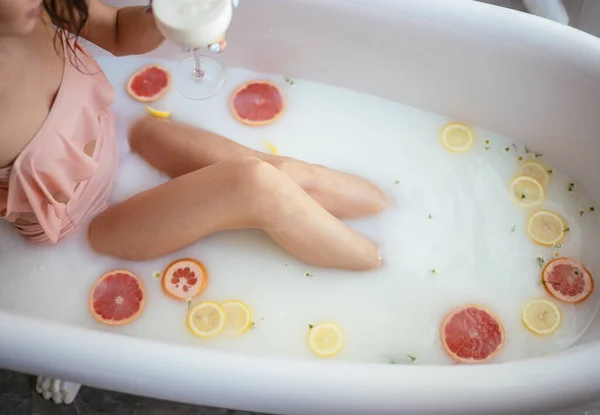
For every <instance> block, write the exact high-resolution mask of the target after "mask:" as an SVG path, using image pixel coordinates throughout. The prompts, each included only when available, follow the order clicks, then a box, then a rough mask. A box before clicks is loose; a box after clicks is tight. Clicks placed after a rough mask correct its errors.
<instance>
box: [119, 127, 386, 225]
mask: <svg viewBox="0 0 600 415" xmlns="http://www.w3.org/2000/svg"><path fill="white" fill-rule="evenodd" d="M130 144H131V149H132V151H134V152H136V153H138V154H139V155H140V156H142V157H143V158H144V159H145V160H146V161H147V162H148V163H150V165H152V166H153V167H154V168H156V169H157V170H160V171H162V172H164V173H166V174H168V175H170V176H171V177H178V176H181V175H183V174H187V173H189V172H192V171H194V170H198V169H202V168H204V167H207V166H210V165H213V164H215V163H219V162H221V161H223V160H227V159H230V158H239V157H256V158H258V159H260V160H262V161H264V162H267V163H269V164H271V165H272V166H274V167H277V168H278V169H279V170H281V171H283V172H284V173H286V174H287V175H288V176H290V177H291V178H292V180H294V181H295V182H296V183H297V184H298V185H299V186H300V187H302V189H304V190H305V191H306V192H307V193H308V194H309V195H310V196H311V197H312V198H313V199H315V200H316V201H317V202H318V203H319V204H320V205H321V206H323V207H324V208H325V209H326V210H327V211H328V212H330V213H331V214H332V215H334V216H336V217H338V218H355V217H360V216H365V215H371V214H375V213H378V212H380V211H381V210H382V209H384V208H385V207H387V206H388V205H389V204H390V199H389V197H388V196H387V195H386V194H385V193H384V192H383V191H381V190H380V189H379V188H378V187H377V186H375V185H373V184H371V183H369V182H368V181H366V180H364V179H362V178H360V177H357V176H354V175H351V174H346V173H342V172H338V171H335V170H331V169H328V168H326V167H323V166H319V165H315V164H310V163H305V162H302V161H299V160H294V159H292V158H289V157H282V156H275V155H271V154H266V153H262V152H259V151H255V150H252V149H249V148H248V147H244V146H242V145H240V144H238V143H236V142H234V141H231V140H229V139H227V138H224V137H221V136H219V135H217V134H213V133H210V132H208V131H203V130H201V129H199V128H196V127H193V126H189V125H185V124H181V123H177V122H173V121H167V120H161V119H157V118H152V117H144V118H142V119H140V120H138V121H137V122H136V123H135V124H134V126H133V128H132V130H131V133H130Z"/></svg>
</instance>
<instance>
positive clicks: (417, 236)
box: [0, 58, 600, 364]
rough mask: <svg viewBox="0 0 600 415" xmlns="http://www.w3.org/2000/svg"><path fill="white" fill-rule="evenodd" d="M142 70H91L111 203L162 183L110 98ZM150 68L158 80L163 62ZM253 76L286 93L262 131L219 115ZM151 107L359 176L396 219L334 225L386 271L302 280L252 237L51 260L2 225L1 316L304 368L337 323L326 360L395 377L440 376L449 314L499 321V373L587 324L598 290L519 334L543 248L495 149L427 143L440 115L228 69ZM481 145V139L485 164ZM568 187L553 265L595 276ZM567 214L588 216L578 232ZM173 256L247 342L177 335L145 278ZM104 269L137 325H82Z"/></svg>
mask: <svg viewBox="0 0 600 415" xmlns="http://www.w3.org/2000/svg"><path fill="white" fill-rule="evenodd" d="M146 62H147V61H146V60H145V59H140V58H120V59H119V60H118V61H117V60H115V59H112V58H106V59H101V60H100V64H101V65H102V67H103V68H104V69H105V70H106V73H107V75H108V77H109V79H110V80H111V81H112V83H113V84H114V85H115V89H116V93H117V97H116V101H115V104H114V111H115V112H116V114H117V116H118V130H119V140H120V148H121V166H120V173H119V178H118V181H117V183H116V187H115V191H114V194H113V200H114V201H119V200H123V199H125V198H127V197H129V196H130V195H133V194H135V193H136V192H139V191H142V190H144V189H147V188H150V187H152V186H154V185H156V184H158V183H161V182H163V181H164V180H166V178H165V177H163V176H161V175H159V174H158V173H156V172H155V171H153V170H152V169H150V168H149V167H148V166H147V165H145V164H144V163H143V162H142V161H141V160H140V159H139V158H138V157H137V156H135V155H133V154H131V153H129V150H128V147H127V144H126V131H127V126H128V125H129V124H130V123H131V121H132V120H133V119H135V118H136V117H138V116H140V115H142V114H143V112H144V109H143V106H142V105H140V104H138V103H135V102H133V101H132V100H131V99H129V98H128V97H127V95H126V93H125V91H124V88H123V85H124V84H125V81H126V78H127V76H128V75H129V74H130V73H132V72H133V71H134V70H135V69H137V67H139V66H141V65H143V64H145V63H146ZM162 63H163V64H164V65H165V66H167V67H171V68H173V67H174V66H175V64H176V63H175V62H162ZM253 78H267V79H272V80H274V81H276V82H278V83H279V84H280V85H282V86H284V90H285V92H286V95H287V99H288V103H289V107H288V111H287V114H286V115H285V116H284V117H283V118H282V119H281V120H280V121H278V122H277V123H276V124H274V125H272V126H268V127H264V128H249V127H246V126H243V125H241V124H240V123H238V122H236V121H234V120H233V117H232V116H231V115H230V113H229V110H228V104H227V103H228V98H229V95H230V93H231V92H232V91H233V89H234V88H235V87H236V86H238V85H239V84H240V83H242V82H243V81H245V80H249V79H253ZM155 106H156V107H158V108H159V109H168V110H171V111H172V112H173V114H174V115H173V116H174V118H175V119H177V120H181V121H184V122H189V123H193V124H195V125H198V126H200V127H203V128H207V129H211V130H213V131H215V132H218V133H221V134H223V135H225V136H227V137H230V138H232V139H235V140H237V141H238V142H240V143H242V144H244V145H247V146H249V147H252V148H255V149H259V150H264V151H268V150H267V148H266V146H265V142H266V141H268V142H271V143H273V144H274V145H275V146H276V147H277V148H278V150H279V152H280V153H281V154H283V155H288V156H292V157H296V158H300V159H304V160H307V161H311V162H315V163H320V164H324V165H327V166H330V167H333V168H337V169H341V170H345V171H348V172H353V173H358V174H360V175H362V176H364V177H366V178H368V179H369V180H372V181H374V182H375V183H377V184H378V185H379V186H381V187H382V188H383V189H384V190H385V191H387V192H389V194H390V195H391V196H392V197H393V199H394V206H393V207H392V208H390V209H389V210H387V211H386V212H384V213H383V214H381V215H378V216H376V217H372V218H368V219H362V220H353V221H349V222H348V223H350V224H351V225H352V226H354V227H355V228H357V229H358V230H359V231H361V232H363V233H365V234H367V235H368V236H369V237H371V238H373V239H375V240H376V241H379V243H380V244H381V248H382V252H383V255H384V261H385V264H384V266H383V267H382V268H381V269H380V270H377V271H372V272H365V273H350V272H343V271H333V270H323V269H316V268H314V267H309V266H307V265H305V264H303V263H300V262H298V261H296V260H294V259H293V258H291V257H290V256H289V255H287V254H286V253H285V252H283V251H282V250H280V249H279V248H278V247H277V246H276V245H274V244H273V243H272V242H271V241H270V240H269V239H268V238H267V237H266V236H264V235H263V234H262V233H261V232H259V231H234V232H227V233H223V234H218V235H213V236H211V237H209V238H206V239H205V240H203V241H200V242H198V243H196V244H194V245H192V246H190V247H188V248H186V249H184V250H183V251H182V252H179V253H177V254H174V255H169V256H168V257H166V258H161V259H157V260H153V261H147V262H143V263H122V262H120V261H116V260H113V259H110V258H104V257H99V256H97V255H95V254H93V253H92V252H90V250H89V249H88V247H87V242H86V241H85V235H84V234H85V232H80V233H79V234H77V235H75V236H74V237H72V238H69V239H67V240H65V241H63V242H61V243H60V244H59V245H58V246H55V247H32V246H30V245H26V244H25V242H23V241H22V240H21V239H20V237H18V236H17V235H16V234H15V233H14V232H12V230H11V229H10V227H9V225H7V224H2V230H1V232H0V263H1V264H2V268H1V275H0V279H1V280H2V281H1V284H2V285H1V287H2V288H1V289H0V309H2V310H9V311H13V312H15V313H19V314H26V315H30V316H34V317H37V318H39V319H45V320H55V321H62V322H68V323H72V324H76V325H80V326H84V327H88V328H93V329H96V330H109V331H114V332H118V333H123V334H126V335H130V336H138V337H145V338H153V339H159V340H162V341H166V342H173V343H183V344H189V345H196V346H197V347H208V348H218V349H225V350H232V351H237V352H242V353H249V354H273V355H284V356H294V357H311V356H312V355H311V354H310V352H309V351H308V350H307V346H306V335H307V330H308V325H309V324H315V323H316V322H319V321H321V320H328V321H334V322H336V323H338V324H339V325H340V326H341V327H342V328H343V330H344V332H345V334H346V337H347V339H346V347H345V348H344V350H343V351H342V353H341V354H340V355H338V357H336V358H338V359H344V360H357V361H369V362H383V363H387V362H389V360H390V359H394V361H396V362H397V363H409V362H410V359H409V358H408V357H407V356H406V354H411V355H414V356H417V358H418V361H419V362H420V363H426V364H437V363H450V359H449V358H448V357H447V356H446V355H445V353H444V352H443V350H442V348H441V346H440V345H439V341H438V326H439V324H440V322H441V320H442V319H443V317H444V315H445V314H446V313H447V312H448V311H449V309H450V308H452V307H454V306H456V305H459V304H463V303H467V302H474V303H479V304H482V305H485V306H487V307H489V308H490V309H491V310H493V311H494V312H495V313H496V314H498V315H499V316H500V317H501V319H502V321H503V322H504V325H505V328H506V334H507V342H506V346H505V349H504V351H503V353H502V354H501V355H500V356H499V357H498V358H497V361H507V360H512V359H520V358H524V357H529V356H538V355H544V354H547V353H551V352H554V351H557V350H561V349H563V348H566V347H568V346H569V345H570V344H572V342H573V341H574V340H575V339H576V338H577V337H578V336H579V335H580V334H581V333H582V332H583V331H584V330H585V328H586V326H587V325H588V323H589V321H590V320H591V319H592V318H593V316H594V314H595V311H596V308H597V304H598V299H599V294H598V292H595V293H594V294H593V295H592V297H591V298H589V299H588V300H586V302H584V303H583V304H581V305H577V306H573V305H566V304H559V306H560V308H561V310H562V311H563V314H564V323H563V326H562V328H561V329H560V330H559V331H558V332H557V333H555V335H553V336H549V337H545V338H542V337H536V336H534V335H532V334H531V333H529V332H528V331H527V330H526V329H525V328H524V327H523V326H522V324H521V322H520V312H521V309H522V307H523V305H524V304H525V302H526V301H528V300H529V299H531V298H535V297H546V296H547V295H546V294H545V292H544V290H543V288H542V286H541V285H540V283H539V273H540V268H539V266H538V263H537V260H536V258H537V257H538V256H543V257H545V258H546V259H550V258H551V256H552V250H551V249H547V248H542V247H538V246H536V245H534V244H533V243H532V242H531V241H530V240H529V239H528V238H527V236H526V234H525V231H524V225H525V220H526V217H527V215H528V213H529V212H526V211H524V210H522V209H520V208H518V207H517V206H516V205H515V204H513V203H512V202H511V201H510V199H509V197H508V194H507V192H506V185H507V182H508V180H509V179H510V178H511V177H512V176H513V175H514V174H515V172H516V168H517V163H518V162H517V153H516V151H515V149H514V148H513V147H512V146H511V143H510V141H508V140H506V139H505V138H502V137H498V136H497V135H494V134H491V133H489V132H486V131H484V130H481V129H478V128H476V129H475V131H476V135H477V145H476V147H475V148H474V149H473V150H472V151H471V152H470V153H468V154H466V155H455V154H451V153H449V152H447V151H446V150H444V149H443V148H442V147H441V145H440V143H439V140H438V133H439V131H440V129H441V127H442V126H443V125H444V124H445V123H446V122H447V121H448V120H447V119H446V118H444V117H440V116H437V115H434V114H430V113H426V112H423V111H420V110H417V109H415V108H411V107H407V106H404V105H401V104H398V103H393V102H389V101H384V100H382V99H379V98H376V97H372V96H367V95H362V94H359V93H356V92H353V91H350V90H343V89H338V88H333V87H329V86H325V85H318V84H314V83H310V82H305V81H301V80H295V85H294V86H293V87H290V86H289V85H287V84H286V83H285V81H284V79H283V77H282V76H275V75H265V74H256V73H251V72H248V71H245V70H240V69H229V70H228V71H227V82H226V86H225V89H224V91H223V92H222V93H220V94H219V95H218V96H217V97H215V98H213V99H211V100H208V101H204V102H202V101H201V102H194V101H189V100H187V99H185V98H183V97H182V96H180V95H179V94H178V93H177V92H175V91H173V92H171V93H170V94H169V95H168V96H167V97H165V98H164V99H163V100H162V101H161V102H159V103H157V104H156V105H155ZM485 140H489V141H490V145H489V147H490V149H489V150H485V148H484V147H485V144H484V142H485ZM506 147H508V148H509V149H510V151H509V152H506V151H505V148H506ZM540 160H542V161H543V160H544V158H543V157H542V158H541V159H540ZM549 167H550V168H552V166H549ZM397 180H399V181H400V183H399V184H396V183H395V182H396V181H397ZM571 181H572V179H571V178H570V177H568V176H567V175H565V174H564V173H562V172H560V171H557V170H556V169H554V172H553V174H552V178H551V183H550V186H549V189H548V196H549V198H548V201H547V202H546V204H545V207H547V208H550V209H554V210H556V211H557V212H559V213H561V214H562V215H563V216H564V217H565V218H566V220H567V221H568V224H569V226H570V228H571V231H570V232H569V233H568V235H567V239H566V240H565V242H564V243H563V246H564V248H563V249H562V250H561V253H562V254H564V255H574V256H578V257H581V258H582V260H583V261H584V262H585V263H586V264H587V265H588V266H589V267H590V269H591V271H592V273H593V272H594V270H595V269H598V268H599V265H600V264H599V261H600V258H598V256H597V255H595V252H594V249H595V247H597V246H599V242H600V232H599V221H598V216H597V213H591V212H589V211H588V208H589V206H590V201H589V200H590V199H589V197H588V196H587V195H586V193H585V191H584V189H582V188H580V187H579V186H578V187H576V191H575V192H567V184H568V183H569V182H571ZM198 191H202V189H198ZM176 208H177V205H176V204H174V205H173V209H176ZM581 209H584V210H586V213H585V214H584V215H583V216H582V217H581V218H580V217H579V211H580V210H581ZM429 215H431V219H429ZM513 227H514V232H513V231H512V229H513ZM182 256H193V257H196V258H198V259H199V260H201V261H203V262H204V263H205V264H206V266H207V267H208V270H209V273H210V277H211V280H210V286H209V288H208V290H207V291H206V293H205V294H204V295H203V296H202V299H207V300H215V301H221V300H227V299H240V300H243V301H244V302H246V303H247V304H249V305H250V306H251V307H252V309H253V311H254V315H255V323H256V326H255V328H254V329H253V330H251V331H249V332H248V333H247V334H246V335H245V336H243V337H241V338H237V339H226V338H217V339H212V340H203V339H198V338H196V337H194V336H193V335H192V334H191V333H189V332H188V330H187V329H186V327H185V316H186V311H187V304H185V303H182V302H177V301H175V300H173V299H171V298H168V297H166V296H165V295H164V294H162V292H161V289H160V282H159V280H157V279H156V278H154V277H153V276H152V275H153V273H154V272H155V271H160V270H162V269H163V268H164V267H165V266H166V265H167V264H168V263H169V262H170V261H171V260H174V259H177V258H179V257H182ZM117 267H118V268H121V267H126V268H129V269H130V270H131V271H133V272H135V273H137V274H138V275H140V276H141V277H142V279H143V280H144V282H145V285H146V288H147V293H148V298H147V308H146V310H145V311H144V313H143V314H142V315H141V317H140V318H139V319H138V320H136V321H135V322H133V323H132V324H130V325H127V326H125V327H117V328H115V327H106V326H103V325H101V324H100V323H97V322H96V321H95V320H94V319H93V318H92V317H91V315H90V313H89V312H88V310H87V296H88V291H89V289H90V287H91V286H92V285H93V283H94V281H95V280H96V279H97V278H98V277H99V276H100V275H101V274H103V273H104V272H106V271H108V270H110V269H112V268H117ZM431 269H435V270H436V272H435V274H433V273H432V272H430V270H431ZM306 272H310V273H311V274H312V275H313V277H312V278H309V277H306V276H305V274H306Z"/></svg>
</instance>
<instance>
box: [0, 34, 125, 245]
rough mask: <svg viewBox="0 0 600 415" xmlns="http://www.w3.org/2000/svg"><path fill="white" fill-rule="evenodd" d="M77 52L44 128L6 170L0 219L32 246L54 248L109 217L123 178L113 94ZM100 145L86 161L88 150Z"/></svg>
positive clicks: (1, 174) (1, 177)
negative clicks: (83, 226) (91, 221)
mask: <svg viewBox="0 0 600 415" xmlns="http://www.w3.org/2000/svg"><path fill="white" fill-rule="evenodd" d="M71 42H72V41H71ZM75 47H76V48H77V49H78V53H77V58H78V59H79V60H77V58H76V59H73V62H78V66H79V68H77V67H75V66H74V65H73V64H72V63H70V62H71V60H69V59H67V60H66V62H65V65H64V70H63V76H62V81H61V84H60V88H59V90H58V94H57V96H56V99H55V101H54V105H53V106H52V109H51V110H50V113H49V114H48V117H47V118H46V120H45V122H44V124H43V125H42V127H41V128H40V130H39V131H38V133H37V134H36V135H35V137H33V139H32V140H31V141H30V142H29V144H27V146H26V147H25V149H24V150H23V151H22V152H21V153H20V154H19V156H18V157H17V159H16V160H15V162H14V163H13V164H12V166H9V167H7V168H3V169H0V218H3V219H5V220H7V221H9V222H12V223H13V225H14V226H15V227H16V228H17V230H18V231H19V232H20V233H21V234H22V235H23V236H24V237H25V238H27V239H28V240H30V241H33V242H48V241H49V242H51V243H56V242H57V241H58V240H60V239H61V238H63V237H65V236H67V235H68V234H69V233H71V232H73V231H74V230H75V229H76V228H77V227H78V225H79V224H80V223H81V222H82V221H83V220H85V219H86V218H90V217H93V216H95V215H97V214H98V213H100V212H101V211H102V210H104V209H105V208H106V207H107V206H108V197H109V195H110V192H111V190H112V185H113V182H114V179H115V175H116V172H117V163H118V147H117V141H116V135H115V127H114V120H113V115H112V114H111V112H110V111H109V106H110V104H111V103H112V101H113V99H114V90H113V88H112V86H111V84H110V83H109V82H108V80H107V79H106V76H105V75H104V73H103V72H102V70H101V69H100V66H99V65H98V63H97V62H96V61H95V60H94V58H93V57H92V56H91V55H90V54H89V53H88V52H87V51H85V50H84V49H83V48H82V47H81V46H80V45H79V44H78V43H75ZM67 52H68V48H65V53H67ZM94 143H95V148H94V151H93V153H92V155H91V156H88V155H87V154H86V153H85V151H84V148H85V147H86V145H88V146H89V147H92V146H93V145H94Z"/></svg>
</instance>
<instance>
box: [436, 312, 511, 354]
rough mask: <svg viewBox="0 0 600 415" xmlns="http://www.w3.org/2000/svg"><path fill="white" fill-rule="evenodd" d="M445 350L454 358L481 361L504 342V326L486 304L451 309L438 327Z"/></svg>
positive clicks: (498, 348)
mask: <svg viewBox="0 0 600 415" xmlns="http://www.w3.org/2000/svg"><path fill="white" fill-rule="evenodd" d="M440 337H441V341H442V345H443V346H444V349H445V350H446V352H447V353H448V354H449V355H450V356H451V357H452V358H453V359H454V360H456V361H457V362H461V363H483V362H486V361H488V360H490V359H491V358H493V357H494V356H496V355H497V354H498V353H499V352H500V350H501V349H502V346H504V339H505V335H504V327H503V326H502V322H501V321H500V319H499V318H498V317H496V316H495V315H494V314H493V313H492V312H491V311H489V310H487V309H486V308H484V307H482V306H480V305H476V304H468V305H465V306H461V307H459V308H457V309H455V310H453V311H451V312H450V313H449V314H448V315H447V316H446V318H445V319H444V321H443V322H442V325H441V327H440Z"/></svg>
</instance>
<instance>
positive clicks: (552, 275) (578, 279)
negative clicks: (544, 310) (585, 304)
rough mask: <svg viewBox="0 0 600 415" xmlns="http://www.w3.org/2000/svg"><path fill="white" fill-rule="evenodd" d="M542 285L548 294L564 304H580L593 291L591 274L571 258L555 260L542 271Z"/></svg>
mask: <svg viewBox="0 0 600 415" xmlns="http://www.w3.org/2000/svg"><path fill="white" fill-rule="evenodd" d="M542 283H543V284H544V288H545V289H546V291H548V294H550V295H551V296H553V297H555V298H556V299H558V300H560V301H563V302H565V303H571V304H574V303H580V302H582V301H583V300H585V299H586V298H588V297H589V296H590V295H591V294H592V292H593V291H594V279H593V278H592V274H591V273H590V272H589V271H588V270H587V269H586V268H585V267H584V266H583V265H581V264H580V263H579V261H576V260H574V259H571V258H556V259H553V260H551V261H550V262H548V263H547V264H546V266H545V267H544V270H543V271H542Z"/></svg>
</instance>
